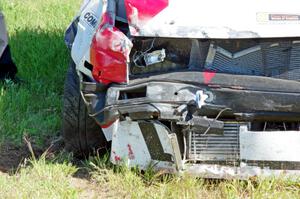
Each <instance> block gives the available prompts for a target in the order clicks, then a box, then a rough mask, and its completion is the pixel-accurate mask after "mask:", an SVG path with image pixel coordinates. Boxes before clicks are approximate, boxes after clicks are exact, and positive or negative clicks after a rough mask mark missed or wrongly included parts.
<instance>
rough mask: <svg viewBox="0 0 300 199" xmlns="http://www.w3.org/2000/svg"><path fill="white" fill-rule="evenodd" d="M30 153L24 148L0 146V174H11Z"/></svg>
mask: <svg viewBox="0 0 300 199" xmlns="http://www.w3.org/2000/svg"><path fill="white" fill-rule="evenodd" d="M29 156H30V153H29V151H28V148H27V147H26V146H15V145H14V144H11V143H4V144H2V145H1V146H0V172H5V173H8V172H13V171H15V170H16V169H17V168H18V166H19V165H20V163H21V162H23V161H24V159H25V158H28V157H29Z"/></svg>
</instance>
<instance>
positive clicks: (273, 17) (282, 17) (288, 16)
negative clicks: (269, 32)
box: [269, 14, 300, 21]
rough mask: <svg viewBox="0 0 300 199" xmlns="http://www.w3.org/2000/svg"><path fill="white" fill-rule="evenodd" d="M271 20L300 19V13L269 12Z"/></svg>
mask: <svg viewBox="0 0 300 199" xmlns="http://www.w3.org/2000/svg"><path fill="white" fill-rule="evenodd" d="M269 20H270V21H300V15H293V14H269Z"/></svg>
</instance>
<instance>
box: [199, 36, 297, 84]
mask: <svg viewBox="0 0 300 199" xmlns="http://www.w3.org/2000/svg"><path fill="white" fill-rule="evenodd" d="M247 42H248V41H247V40H245V41H244V43H247ZM234 45H236V43H235V42H232V46H234ZM249 45H250V43H249ZM222 46H223V45H222V43H221V44H218V45H216V44H211V46H210V48H209V53H208V57H207V60H206V64H205V68H206V69H208V70H212V71H216V72H221V73H230V74H242V75H258V76H267V77H274V78H280V79H289V80H300V42H299V41H280V40H279V41H276V42H275V41H274V42H260V43H258V44H257V45H256V46H251V47H249V48H246V49H245V48H244V49H242V50H240V51H237V50H235V51H234V52H232V51H233V49H234V48H233V47H232V48H233V49H230V50H227V49H228V48H229V47H228V46H226V47H224V48H223V47H222ZM226 48H227V49H226Z"/></svg>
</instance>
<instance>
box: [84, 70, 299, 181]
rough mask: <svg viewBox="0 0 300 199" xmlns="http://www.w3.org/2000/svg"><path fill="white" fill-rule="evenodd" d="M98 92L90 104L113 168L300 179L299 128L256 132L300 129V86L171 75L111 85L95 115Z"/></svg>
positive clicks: (238, 78)
mask: <svg viewBox="0 0 300 199" xmlns="http://www.w3.org/2000/svg"><path fill="white" fill-rule="evenodd" d="M83 93H84V95H85V96H87V95H89V96H91V95H90V94H89V93H87V92H84V91H83ZM99 93H101V92H99ZM99 93H97V94H95V95H94V97H95V98H94V99H93V98H91V97H90V98H89V99H90V103H87V104H88V105H90V110H91V115H92V116H94V117H95V119H96V120H97V121H98V123H99V124H101V125H103V126H102V127H103V131H104V132H105V134H106V135H107V137H110V138H111V139H112V150H111V161H112V162H113V163H115V164H119V163H124V162H125V163H126V164H128V165H129V166H138V167H140V168H141V169H147V168H148V167H149V166H151V165H152V166H153V165H154V167H155V168H157V169H164V170H167V171H168V172H181V171H185V172H189V173H193V174H195V175H198V176H202V177H207V178H248V177H251V176H273V175H275V176H279V175H290V176H293V175H294V174H297V175H298V174H300V157H299V156H298V155H297V154H299V153H300V147H299V146H300V145H299V143H300V131H299V128H298V129H292V130H291V129H285V130H284V131H278V130H276V131H275V130H274V131H264V130H263V131H252V130H251V128H252V127H251V124H252V122H265V123H266V122H283V123H285V122H291V123H294V122H296V123H297V122H299V121H300V82H297V81H289V80H279V79H273V78H267V77H256V76H238V75H228V74H217V73H205V72H178V73H168V74H164V75H158V76H151V77H148V78H147V77H145V78H142V79H137V80H132V81H131V83H130V84H129V85H124V86H122V85H112V86H111V87H109V88H108V89H107V90H105V91H104V92H103V93H105V94H104V96H105V97H106V100H105V105H103V106H102V108H100V109H98V110H97V109H96V110H95V107H101V106H97V104H96V105H95V104H93V102H99V101H100V100H95V99H97V98H99V96H100V95H99ZM91 99H93V100H91ZM102 103H103V100H102ZM104 124H110V125H108V126H104ZM108 135H110V136H108Z"/></svg>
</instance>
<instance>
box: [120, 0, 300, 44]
mask: <svg viewBox="0 0 300 199" xmlns="http://www.w3.org/2000/svg"><path fill="white" fill-rule="evenodd" d="M153 1H155V0H152V1H151V0H143V2H144V4H145V7H147V4H150V3H151V2H153ZM160 1H162V3H164V4H167V6H166V7H165V8H163V9H162V10H161V11H160V12H159V13H157V14H156V15H155V16H151V18H149V17H148V18H147V19H146V20H145V17H141V15H143V12H144V11H143V9H140V8H138V7H135V3H137V4H141V0H125V4H126V8H127V14H128V16H127V17H128V21H129V24H130V31H131V34H132V35H133V36H151V37H155V36H158V37H188V38H224V39H227V38H267V37H268V38H269V37H300V1H299V0H285V1H282V0H223V1H220V0H186V1H183V0H169V1H168V0H160ZM138 2H139V3H138Z"/></svg>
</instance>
